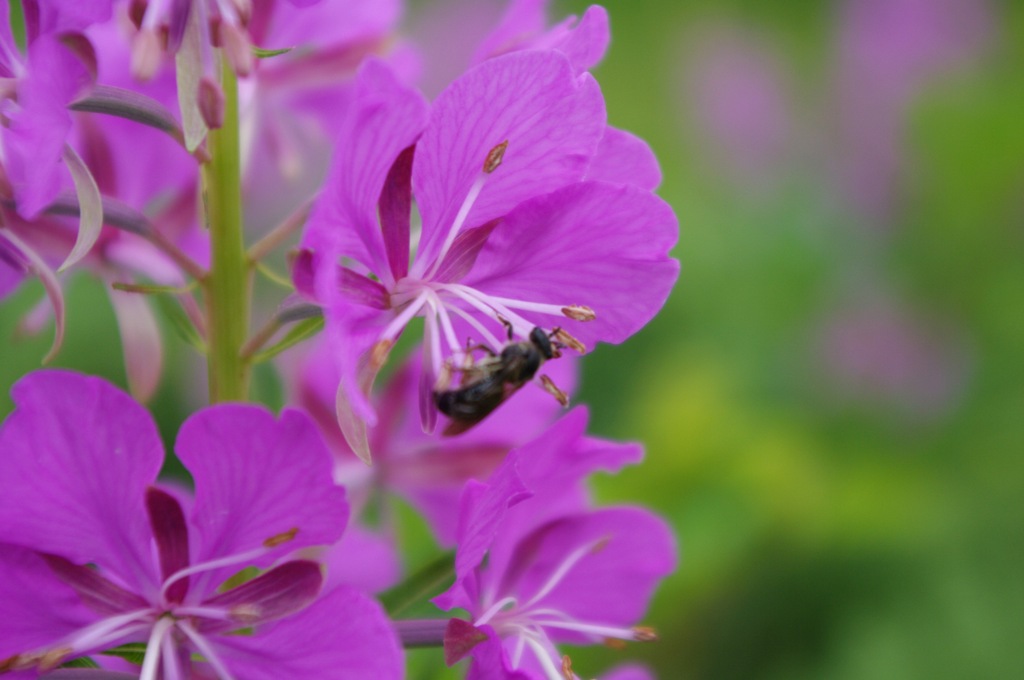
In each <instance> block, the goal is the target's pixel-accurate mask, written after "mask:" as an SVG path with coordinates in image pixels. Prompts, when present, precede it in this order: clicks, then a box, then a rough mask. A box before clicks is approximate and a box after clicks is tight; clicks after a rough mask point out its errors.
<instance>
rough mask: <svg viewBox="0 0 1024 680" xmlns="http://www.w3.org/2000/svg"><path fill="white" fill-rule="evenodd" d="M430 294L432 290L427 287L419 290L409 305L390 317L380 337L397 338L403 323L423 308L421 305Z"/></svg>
mask: <svg viewBox="0 0 1024 680" xmlns="http://www.w3.org/2000/svg"><path fill="white" fill-rule="evenodd" d="M432 295H433V291H431V290H429V289H425V290H423V291H421V292H420V293H419V295H417V296H416V297H415V298H414V299H413V301H412V302H410V303H409V306H408V307H406V308H405V309H403V310H402V311H401V313H399V315H398V316H396V317H395V318H394V319H392V320H391V323H389V324H388V325H387V326H386V327H385V328H384V330H383V332H381V334H380V339H381V340H394V339H395V338H397V337H398V334H399V333H401V332H402V329H403V328H405V325H406V324H407V323H409V321H411V320H412V318H413V317H414V316H416V314H417V312H419V311H420V309H422V308H423V305H425V304H427V302H428V300H429V299H430V297H431V296H432Z"/></svg>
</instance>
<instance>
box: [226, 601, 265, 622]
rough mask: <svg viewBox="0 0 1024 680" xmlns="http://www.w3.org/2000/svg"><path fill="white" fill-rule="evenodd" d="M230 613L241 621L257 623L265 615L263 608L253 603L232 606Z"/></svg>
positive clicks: (236, 619)
mask: <svg viewBox="0 0 1024 680" xmlns="http://www.w3.org/2000/svg"><path fill="white" fill-rule="evenodd" d="M228 614H229V615H230V616H231V618H232V619H234V620H235V621H238V622H239V623H245V624H248V623H256V622H257V621H259V620H260V619H261V618H262V617H263V608H262V607H260V606H259V605H256V604H252V603H248V604H240V605H237V606H235V607H232V608H231V610H230V611H229V612H228Z"/></svg>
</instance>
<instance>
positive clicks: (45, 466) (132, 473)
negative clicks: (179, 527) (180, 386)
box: [0, 371, 163, 592]
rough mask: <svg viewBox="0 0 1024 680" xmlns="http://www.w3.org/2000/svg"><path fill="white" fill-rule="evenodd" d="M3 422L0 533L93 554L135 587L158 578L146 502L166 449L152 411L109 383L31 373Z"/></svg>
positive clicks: (59, 550) (61, 551)
mask: <svg viewBox="0 0 1024 680" xmlns="http://www.w3.org/2000/svg"><path fill="white" fill-rule="evenodd" d="M11 393H12V397H13V399H14V402H15V404H16V409H15V411H14V413H12V414H11V415H10V416H9V417H8V418H7V421H6V422H5V423H4V425H3V427H2V429H0V488H3V489H4V493H3V494H0V541H7V542H10V543H16V544H19V545H24V546H26V547H30V548H34V549H36V550H39V551H42V552H48V553H52V554H54V555H60V556H62V557H66V558H68V559H69V560H71V561H73V562H76V563H80V564H81V563H87V562H91V563H94V564H97V565H99V566H100V567H101V568H103V569H105V570H107V571H108V572H110V573H112V574H115V575H116V576H117V577H118V578H119V579H120V580H121V582H122V583H124V584H125V585H126V586H128V587H129V588H130V589H132V590H134V591H136V592H145V587H147V586H152V585H153V584H155V583H157V582H158V580H157V578H156V569H155V565H154V563H153V560H152V558H151V555H150V551H149V548H150V542H151V540H152V537H151V533H150V529H149V523H148V520H147V516H146V510H145V506H144V502H143V498H144V493H145V489H146V487H147V486H149V485H150V484H152V483H153V482H154V480H155V479H156V476H157V472H159V470H160V466H161V464H162V462H163V447H162V445H161V443H160V438H159V435H158V434H157V431H156V427H155V426H154V424H153V421H152V419H151V418H150V416H149V414H148V413H147V412H146V411H145V409H143V408H142V407H141V406H139V405H138V404H137V403H136V402H135V401H133V400H132V399H131V397H129V396H128V395H127V394H125V393H124V392H122V391H121V390H119V389H117V388H115V387H114V386H112V385H110V384H109V383H107V382H105V381H103V380H100V379H99V378H92V377H88V376H82V375H78V374H75V373H70V372H67V371H37V372H35V373H31V374H29V375H28V376H26V377H24V378H22V379H21V380H20V381H19V382H18V383H17V384H16V385H15V386H14V388H13V389H12V390H11Z"/></svg>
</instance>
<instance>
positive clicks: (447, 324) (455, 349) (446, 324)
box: [436, 300, 463, 355]
mask: <svg viewBox="0 0 1024 680" xmlns="http://www.w3.org/2000/svg"><path fill="white" fill-rule="evenodd" d="M436 309H437V318H438V320H439V321H440V322H441V330H442V331H444V336H445V340H447V341H448V348H449V349H450V350H451V353H452V354H453V355H456V354H461V353H462V351H463V350H462V346H461V345H460V344H459V338H458V337H457V336H456V335H455V328H454V327H452V320H451V317H449V316H448V312H447V310H446V309H445V305H444V303H441V302H440V300H439V301H438V305H437V307H436Z"/></svg>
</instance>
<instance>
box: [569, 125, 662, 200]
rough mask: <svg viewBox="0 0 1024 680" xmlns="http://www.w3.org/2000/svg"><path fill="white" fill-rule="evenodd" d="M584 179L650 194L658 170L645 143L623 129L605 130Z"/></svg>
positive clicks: (649, 148)
mask: <svg viewBox="0 0 1024 680" xmlns="http://www.w3.org/2000/svg"><path fill="white" fill-rule="evenodd" d="M587 179H588V180H598V181H602V182H612V183H613V184H632V185H633V186H635V187H639V188H641V189H646V190H648V191H654V190H655V189H656V188H658V185H659V184H661V168H660V167H659V166H658V159H657V158H655V157H654V152H653V151H651V147H649V146H647V142H645V141H644V140H642V139H640V138H639V137H637V136H635V135H633V134H630V133H629V132H626V131H625V130H619V129H618V128H613V127H608V128H607V129H606V130H605V132H604V137H602V138H601V143H600V144H599V145H598V147H597V154H596V155H595V156H594V160H593V162H592V163H591V164H590V169H589V170H587Z"/></svg>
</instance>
